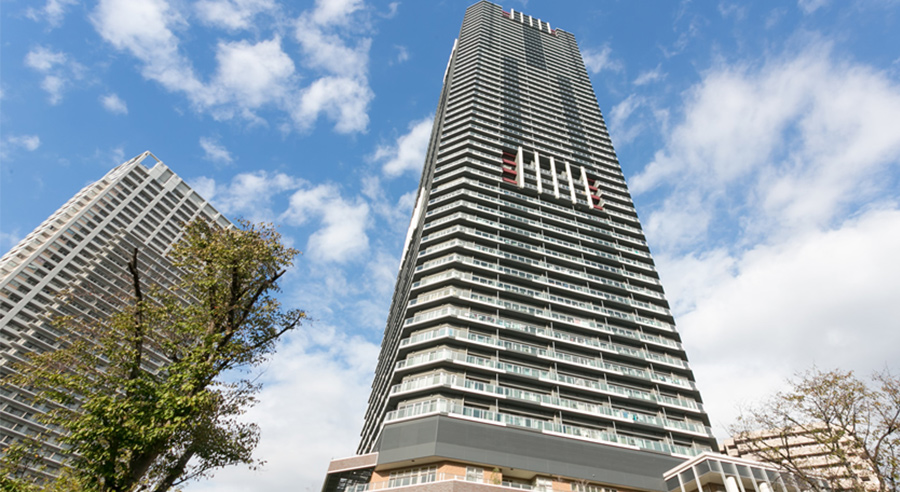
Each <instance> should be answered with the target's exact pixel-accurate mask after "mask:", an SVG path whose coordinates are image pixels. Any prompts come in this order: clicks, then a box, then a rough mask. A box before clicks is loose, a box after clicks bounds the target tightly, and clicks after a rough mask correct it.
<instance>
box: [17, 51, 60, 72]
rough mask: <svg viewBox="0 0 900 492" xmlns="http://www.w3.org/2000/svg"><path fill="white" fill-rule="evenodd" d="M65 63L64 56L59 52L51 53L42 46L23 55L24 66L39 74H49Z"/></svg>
mask: <svg viewBox="0 0 900 492" xmlns="http://www.w3.org/2000/svg"><path fill="white" fill-rule="evenodd" d="M65 62H66V55H65V53H63V52H61V51H51V50H50V49H48V48H45V47H43V46H38V47H37V48H33V49H32V50H31V51H29V52H28V54H26V55H25V65H26V66H28V67H31V68H33V69H35V70H37V71H39V72H49V71H50V70H51V69H53V68H54V67H56V66H58V65H63V64H64V63H65Z"/></svg>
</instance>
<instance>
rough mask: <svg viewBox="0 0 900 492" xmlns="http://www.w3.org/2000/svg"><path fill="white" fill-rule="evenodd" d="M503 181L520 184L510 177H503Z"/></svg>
mask: <svg viewBox="0 0 900 492" xmlns="http://www.w3.org/2000/svg"><path fill="white" fill-rule="evenodd" d="M503 181H506V182H507V183H510V184H519V183H516V182H515V181H514V180H512V179H509V178H503Z"/></svg>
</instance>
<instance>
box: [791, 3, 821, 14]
mask: <svg viewBox="0 0 900 492" xmlns="http://www.w3.org/2000/svg"><path fill="white" fill-rule="evenodd" d="M826 5H828V0H797V6H798V7H800V10H802V11H803V12H804V13H806V14H811V13H813V12H815V11H816V10H819V9H820V8H822V7H824V6H826Z"/></svg>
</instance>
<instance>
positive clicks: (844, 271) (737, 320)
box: [657, 204, 900, 435]
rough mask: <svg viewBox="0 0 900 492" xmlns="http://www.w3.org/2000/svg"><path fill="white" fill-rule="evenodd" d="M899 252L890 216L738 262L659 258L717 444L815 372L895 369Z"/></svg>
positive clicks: (712, 256) (898, 216)
mask: <svg viewBox="0 0 900 492" xmlns="http://www.w3.org/2000/svg"><path fill="white" fill-rule="evenodd" d="M895 205H896V204H895ZM897 251H900V210H897V209H896V208H894V209H888V210H873V211H870V212H868V213H866V214H864V215H863V216H860V217H857V218H854V219H850V220H848V221H846V222H845V223H842V224H841V225H840V226H839V227H836V228H834V229H830V230H825V231H814V232H811V233H808V234H803V235H801V236H797V237H794V238H792V239H791V240H789V241H783V242H779V243H777V244H773V245H759V246H756V247H754V248H752V249H749V250H747V251H745V252H742V253H740V254H739V255H737V256H730V255H728V254H727V253H724V252H723V251H721V250H716V251H712V252H710V253H707V254H704V256H702V257H699V258H698V257H686V258H666V257H658V258H657V259H658V263H659V265H660V271H661V273H662V275H663V282H664V283H665V284H666V286H667V289H668V292H669V297H670V298H672V299H675V300H676V309H680V308H682V309H685V311H684V312H683V313H680V314H679V313H677V314H678V315H679V317H678V320H679V329H680V331H681V332H682V335H683V339H684V340H685V343H686V350H687V353H688V354H690V356H691V360H692V362H693V366H694V369H695V371H696V373H697V377H698V382H699V384H700V388H701V390H702V392H703V395H704V397H705V401H706V406H707V410H708V411H709V414H710V415H711V417H712V418H713V419H714V421H715V422H717V423H718V425H717V427H718V428H717V429H715V430H716V431H717V432H718V433H719V434H720V435H721V434H722V430H723V427H724V426H725V425H727V424H728V423H729V422H731V421H732V420H733V419H734V417H735V416H736V408H735V404H736V403H740V402H742V401H754V400H755V401H759V400H760V399H761V398H763V397H764V396H766V395H767V394H769V393H771V392H772V391H773V390H774V389H776V388H777V386H778V385H780V383H782V382H783V380H784V379H785V378H787V377H789V376H791V375H792V374H793V373H795V372H798V371H801V370H804V369H807V368H809V367H811V366H812V365H813V364H816V365H819V367H822V368H823V369H827V368H834V367H840V368H842V369H849V370H856V371H858V372H860V373H862V374H865V373H868V372H870V371H873V370H876V369H880V368H882V367H883V366H884V365H885V364H890V363H894V362H896V360H897V347H900V331H898V330H896V322H895V320H897V319H898V317H900V305H898V304H897V302H895V298H896V293H897V292H900V263H898V262H897V261H895V258H896V252H897ZM773 385H775V386H774V387H773Z"/></svg>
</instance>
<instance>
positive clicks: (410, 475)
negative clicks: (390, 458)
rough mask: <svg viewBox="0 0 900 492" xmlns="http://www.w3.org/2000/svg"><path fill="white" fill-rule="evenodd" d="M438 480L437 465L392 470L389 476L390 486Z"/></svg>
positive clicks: (404, 485)
mask: <svg viewBox="0 0 900 492" xmlns="http://www.w3.org/2000/svg"><path fill="white" fill-rule="evenodd" d="M435 480H437V466H428V467H424V468H413V469H409V470H400V471H393V472H391V475H390V477H389V478H388V487H389V488H390V487H406V486H407V485H415V484H418V483H428V482H434V481H435Z"/></svg>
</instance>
